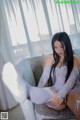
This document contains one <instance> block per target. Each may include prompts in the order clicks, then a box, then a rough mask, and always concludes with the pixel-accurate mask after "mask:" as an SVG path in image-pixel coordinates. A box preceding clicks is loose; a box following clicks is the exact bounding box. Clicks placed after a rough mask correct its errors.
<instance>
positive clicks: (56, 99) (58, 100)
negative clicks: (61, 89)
mask: <svg viewBox="0 0 80 120" xmlns="http://www.w3.org/2000/svg"><path fill="white" fill-rule="evenodd" d="M63 101H64V100H63V98H59V97H58V92H54V96H53V98H52V100H51V102H49V103H48V105H50V106H58V105H60V104H61V103H62V102H63Z"/></svg>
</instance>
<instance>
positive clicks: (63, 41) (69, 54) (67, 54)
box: [48, 32, 74, 86]
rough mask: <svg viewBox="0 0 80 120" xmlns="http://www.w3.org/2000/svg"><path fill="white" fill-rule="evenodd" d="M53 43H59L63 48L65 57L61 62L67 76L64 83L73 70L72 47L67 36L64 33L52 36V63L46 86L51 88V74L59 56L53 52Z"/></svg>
mask: <svg viewBox="0 0 80 120" xmlns="http://www.w3.org/2000/svg"><path fill="white" fill-rule="evenodd" d="M55 41H59V42H60V43H61V44H62V46H63V44H64V46H65V56H64V61H63V62H64V63H66V65H67V75H66V79H65V82H66V81H67V79H68V78H69V75H70V73H71V71H72V69H73V64H74V60H73V50H72V45H71V41H70V38H69V36H68V34H67V33H66V32H59V33H56V34H55V35H54V36H53V38H52V42H51V45H52V50H53V58H54V63H53V65H52V66H51V70H50V76H49V79H48V84H49V85H50V86H52V79H51V73H52V71H53V74H54V71H55V67H56V66H57V64H58V62H59V55H58V54H57V53H56V52H55V49H54V43H55Z"/></svg>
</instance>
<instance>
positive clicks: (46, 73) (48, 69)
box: [38, 55, 53, 87]
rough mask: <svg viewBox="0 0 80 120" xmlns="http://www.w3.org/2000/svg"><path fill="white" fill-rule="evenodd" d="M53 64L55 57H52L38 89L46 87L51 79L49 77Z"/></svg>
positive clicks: (48, 61) (46, 65)
mask: <svg viewBox="0 0 80 120" xmlns="http://www.w3.org/2000/svg"><path fill="white" fill-rule="evenodd" d="M52 63H53V56H52V55H51V56H50V57H49V58H48V60H47V62H46V64H45V67H44V70H43V73H42V75H41V78H40V80H39V84H38V87H44V86H45V85H46V83H47V81H48V79H49V75H50V69H51V65H52Z"/></svg>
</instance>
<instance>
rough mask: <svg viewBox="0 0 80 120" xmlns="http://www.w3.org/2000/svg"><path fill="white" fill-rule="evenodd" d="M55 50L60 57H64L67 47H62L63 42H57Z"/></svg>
mask: <svg viewBox="0 0 80 120" xmlns="http://www.w3.org/2000/svg"><path fill="white" fill-rule="evenodd" d="M54 50H55V52H56V53H57V54H58V55H59V56H60V57H62V56H64V53H65V45H62V44H61V42H59V41H58V40H56V41H55V42H54Z"/></svg>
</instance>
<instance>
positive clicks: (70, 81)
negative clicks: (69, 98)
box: [58, 68, 79, 98]
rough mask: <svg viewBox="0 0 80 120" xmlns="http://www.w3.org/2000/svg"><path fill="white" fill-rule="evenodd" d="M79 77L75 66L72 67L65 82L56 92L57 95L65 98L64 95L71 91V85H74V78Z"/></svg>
mask: <svg viewBox="0 0 80 120" xmlns="http://www.w3.org/2000/svg"><path fill="white" fill-rule="evenodd" d="M78 77H79V72H78V69H77V68H73V70H72V72H71V74H70V76H69V78H68V80H67V82H66V83H65V85H64V87H63V88H62V89H61V90H60V91H59V92H58V96H59V97H60V98H65V97H66V95H67V94H68V93H69V92H70V91H71V89H72V88H73V86H74V85H75V82H76V80H77V79H78Z"/></svg>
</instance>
